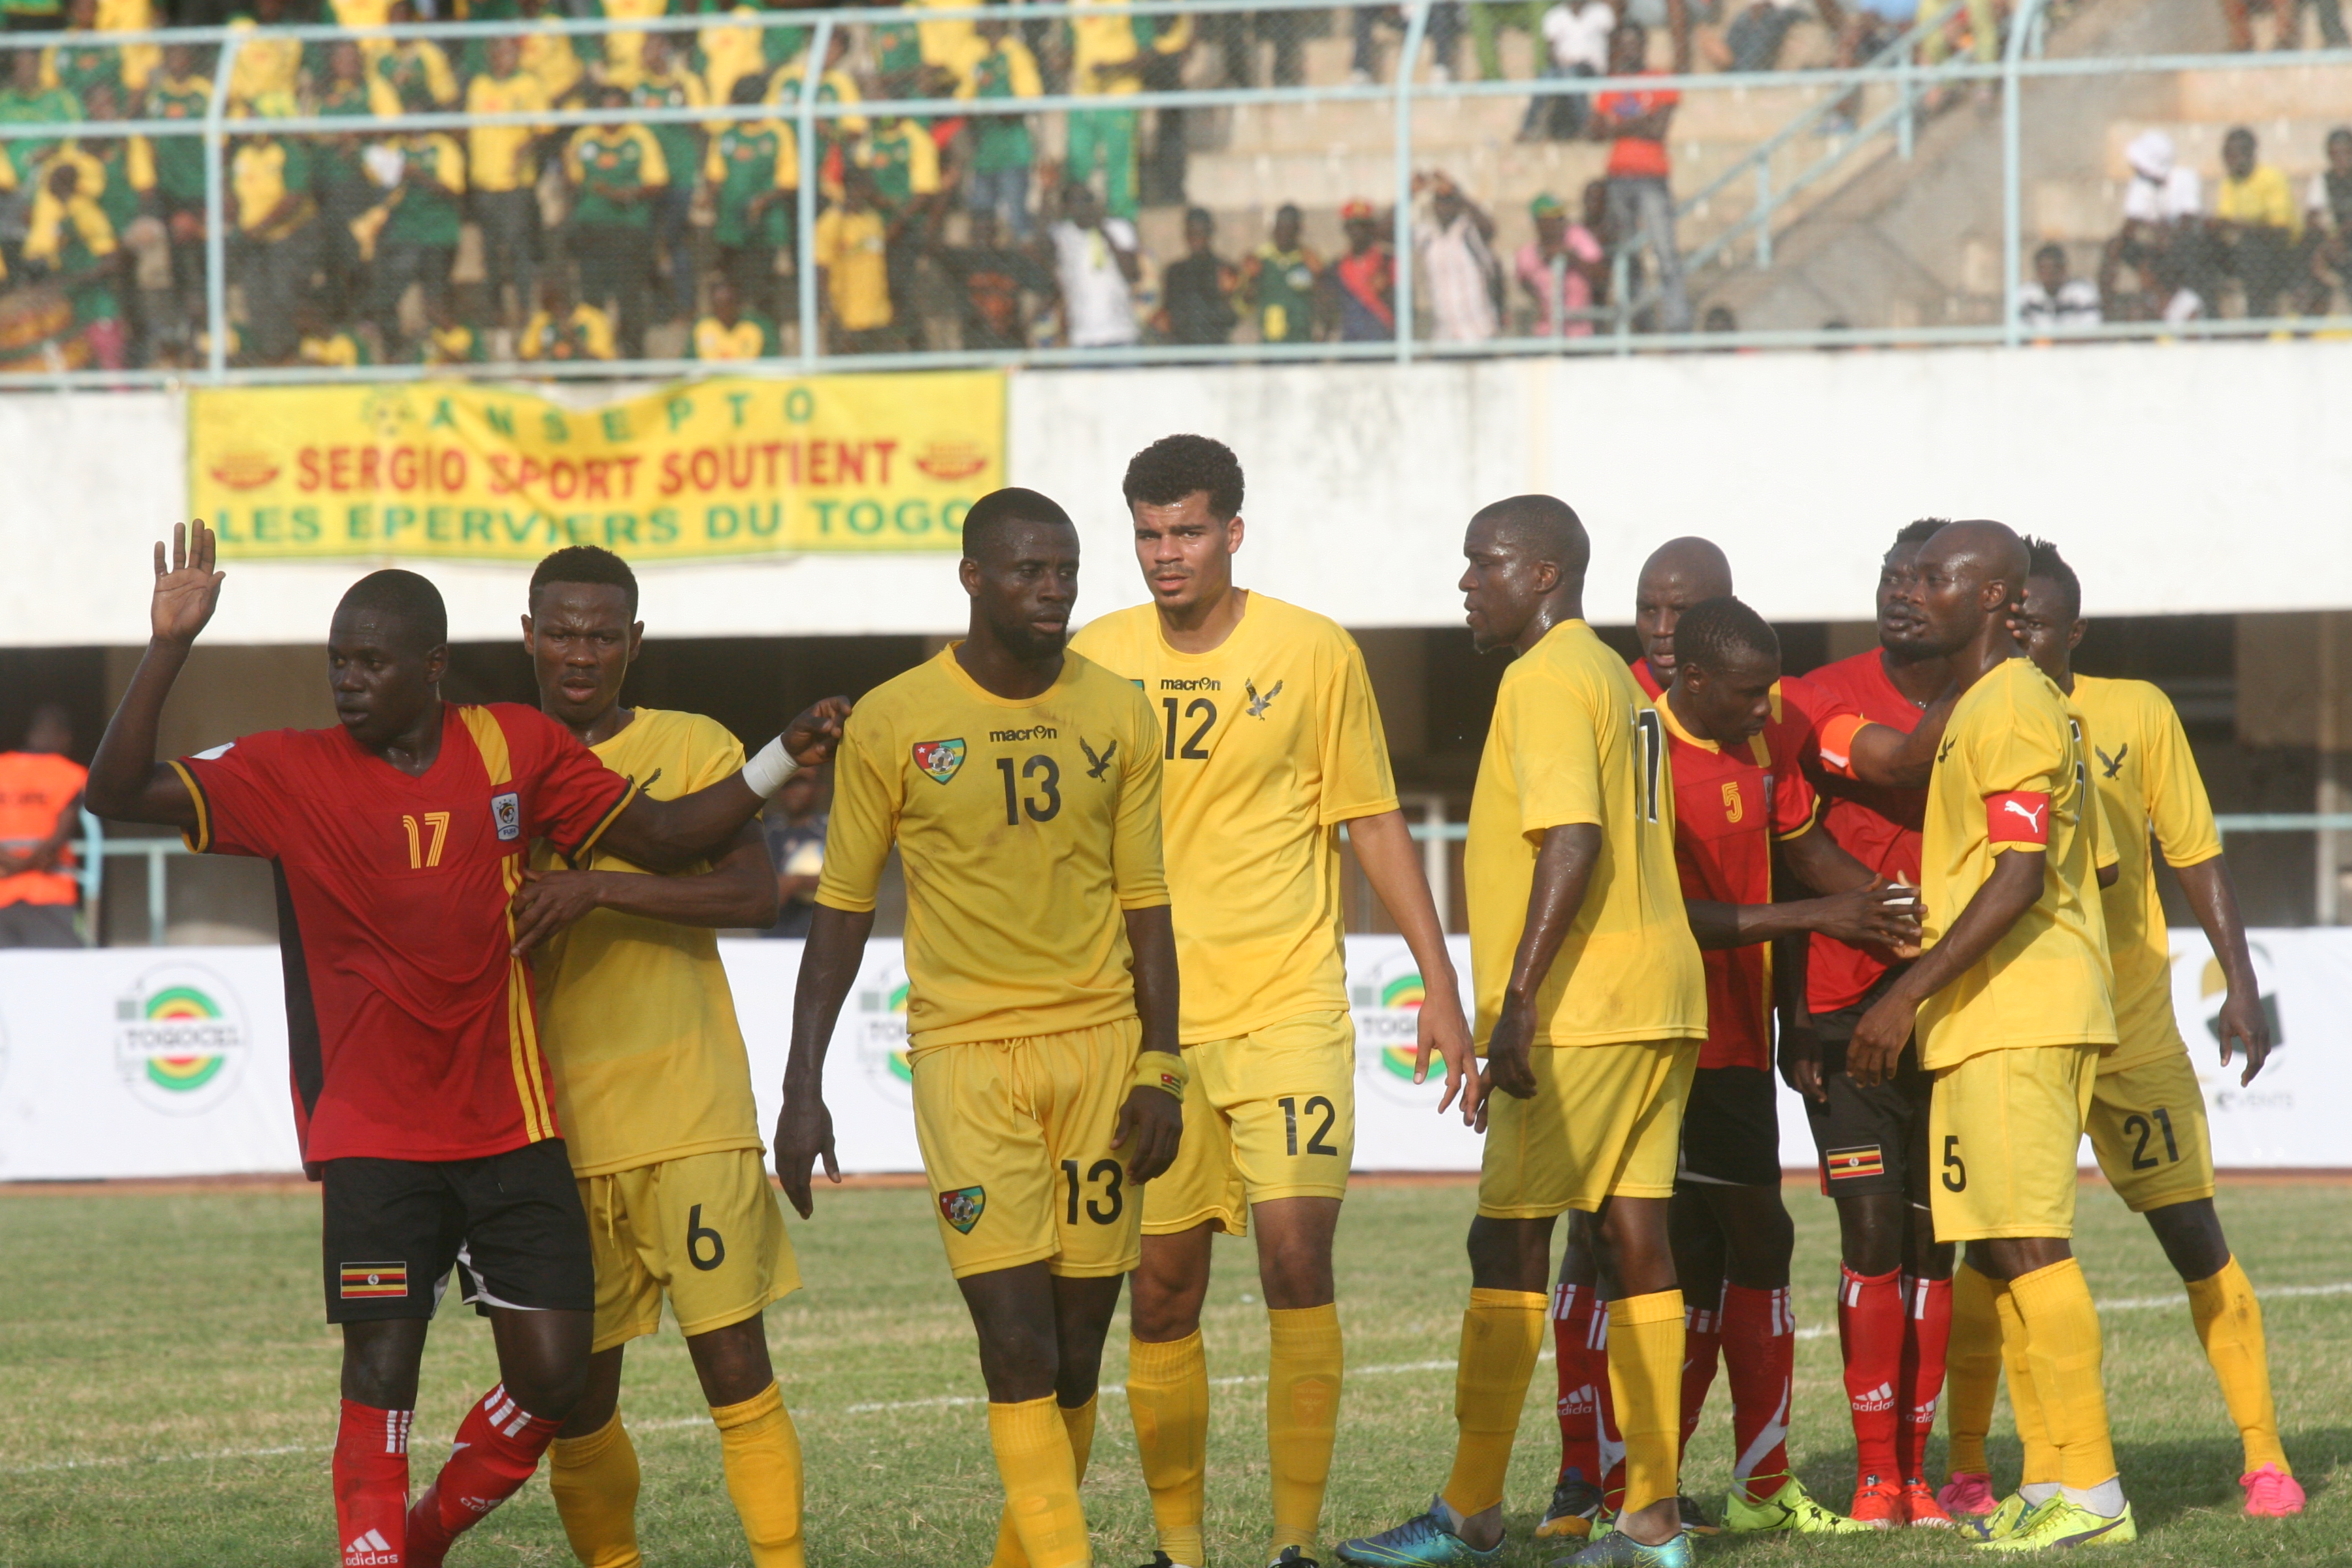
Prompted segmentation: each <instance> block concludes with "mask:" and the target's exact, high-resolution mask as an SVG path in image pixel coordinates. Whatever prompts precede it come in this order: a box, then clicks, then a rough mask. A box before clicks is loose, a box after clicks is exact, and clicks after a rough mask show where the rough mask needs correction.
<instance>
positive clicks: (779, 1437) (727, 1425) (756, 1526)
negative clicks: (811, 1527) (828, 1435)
mask: <svg viewBox="0 0 2352 1568" xmlns="http://www.w3.org/2000/svg"><path fill="white" fill-rule="evenodd" d="M710 1419H711V1420H712V1421H714V1422H716V1423H717V1424H718V1426H719V1462H720V1464H722V1465H723V1466H724V1467H725V1468H726V1471H727V1495H728V1496H729V1497H730V1498H731V1499H733V1500H734V1503H735V1517H736V1518H737V1519H740V1520H741V1521H743V1538H744V1540H746V1541H748V1542H751V1568H801V1565H802V1564H803V1563H805V1562H806V1561H807V1560H808V1559H807V1549H806V1547H805V1546H804V1545H803V1542H802V1541H801V1486H802V1482H801V1436H800V1433H799V1432H798V1431H796V1430H795V1429H794V1428H793V1416H792V1412H791V1411H789V1410H786V1409H785V1408H784V1391H783V1390H782V1389H781V1388H778V1387H777V1386H776V1385H775V1384H768V1386H767V1388H766V1389H765V1390H764V1391H763V1392H761V1393H759V1394H753V1395H752V1396H751V1398H749V1399H747V1400H745V1401H743V1403H742V1404H740V1405H712V1406H711V1407H710Z"/></svg>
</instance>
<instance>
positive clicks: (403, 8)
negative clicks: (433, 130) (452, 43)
mask: <svg viewBox="0 0 2352 1568" xmlns="http://www.w3.org/2000/svg"><path fill="white" fill-rule="evenodd" d="M391 19H392V20H393V21H394V22H414V21H415V20H416V7H415V6H414V5H411V4H410V3H409V0H393V4H392V11H391ZM369 42H376V43H382V44H383V47H382V48H380V49H379V50H378V51H377V52H376V53H375V54H374V55H373V56H372V57H371V58H369V60H368V107H369V108H370V109H373V110H375V111H376V112H377V113H378V114H425V113H430V112H431V111H432V110H436V109H448V108H451V107H453V106H454V105H455V104H456V103H457V73H455V72H454V71H452V70H450V68H449V57H448V56H447V55H446V54H444V53H443V52H442V50H441V46H440V45H438V44H436V43H435V42H433V40H431V39H430V38H403V39H402V40H400V42H398V43H396V44H395V43H388V42H384V41H383V40H380V39H375V40H367V41H363V42H362V44H361V46H360V52H361V53H362V54H366V53H367V52H368V49H367V46H368V43H369Z"/></svg>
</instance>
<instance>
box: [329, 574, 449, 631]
mask: <svg viewBox="0 0 2352 1568" xmlns="http://www.w3.org/2000/svg"><path fill="white" fill-rule="evenodd" d="M345 610H374V611H377V612H379V613H381V614H383V615H386V616H391V617H392V618H393V619H394V620H395V621H398V622H399V623H400V624H401V626H402V627H403V628H404V630H406V631H407V632H408V634H409V635H410V636H411V637H415V639H416V640H415V644H414V645H413V646H414V647H416V648H417V649H418V650H419V651H423V650H425V649H428V648H436V647H440V646H441V645H442V644H443V643H446V642H447V641H448V640H449V607H448V606H447V605H444V604H443V603H442V602H441V590H440V589H438V588H436V587H435V586H434V585H433V584H432V582H431V580H430V579H428V578H425V577H420V576H418V575H417V574H415V573H414V572H404V571H402V570H401V569H400V568H399V567H397V566H387V567H385V568H384V569H383V571H381V572H371V573H369V574H367V575H366V576H364V577H362V578H361V579H360V580H359V581H358V582H356V583H354V584H352V585H351V586H350V587H349V588H347V589H345V590H344V591H343V598H342V603H341V604H339V605H336V606H335V614H336V615H337V616H341V614H342V613H343V612H344V611H345Z"/></svg>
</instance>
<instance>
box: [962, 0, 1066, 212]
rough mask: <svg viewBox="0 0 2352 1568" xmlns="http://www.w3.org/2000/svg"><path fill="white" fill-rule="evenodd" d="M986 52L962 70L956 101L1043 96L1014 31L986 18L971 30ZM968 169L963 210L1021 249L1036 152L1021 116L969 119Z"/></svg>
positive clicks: (1030, 59)
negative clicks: (991, 222)
mask: <svg viewBox="0 0 2352 1568" xmlns="http://www.w3.org/2000/svg"><path fill="white" fill-rule="evenodd" d="M974 30H975V31H976V32H977V33H978V34H979V35H980V39H981V42H982V44H984V45H986V46H987V52H986V53H984V54H979V55H975V56H973V57H972V58H971V62H970V63H969V64H967V65H966V66H965V68H964V73H963V80H962V81H961V82H960V83H959V84H957V87H956V96H957V97H958V98H966V99H982V98H990V99H1004V98H1035V97H1038V96H1039V95H1040V94H1042V93H1043V92H1044V91H1045V88H1044V86H1043V85H1042V83H1041V82H1040V80H1039V79H1038V74H1037V57H1036V56H1035V55H1033V54H1031V53H1030V52H1029V46H1028V45H1026V44H1024V43H1023V42H1022V41H1021V39H1020V37H1018V36H1017V35H1016V34H1014V32H1013V24H1012V23H1010V22H1006V21H1003V20H1001V19H999V18H997V17H994V16H991V17H988V18H986V19H984V20H982V21H981V22H979V23H977V24H975V25H974ZM971 123H972V130H971V141H972V145H971V164H970V166H969V172H968V173H967V174H965V176H964V195H963V205H964V207H965V209H966V210H967V211H970V212H973V213H980V212H992V213H994V214H995V215H996V217H997V222H998V223H999V224H1000V225H1001V226H1003V231H1004V232H1005V233H1006V234H1009V235H1011V236H1012V237H1013V240H1014V241H1015V242H1016V243H1020V244H1026V243H1027V242H1028V240H1029V237H1030V236H1031V235H1032V234H1033V233H1034V230H1035V226H1034V224H1033V223H1032V222H1031V221H1030V217H1029V171H1030V169H1031V167H1032V166H1033V165H1034V163H1036V161H1037V152H1036V148H1035V146H1034V143H1033V142H1031V140H1030V136H1029V117H1028V116H1027V115H1025V114H979V115H974V116H973V117H972V122H971Z"/></svg>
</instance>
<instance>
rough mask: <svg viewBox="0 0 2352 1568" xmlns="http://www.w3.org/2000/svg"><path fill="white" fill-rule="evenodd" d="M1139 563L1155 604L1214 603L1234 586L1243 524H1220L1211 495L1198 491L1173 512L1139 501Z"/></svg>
mask: <svg viewBox="0 0 2352 1568" xmlns="http://www.w3.org/2000/svg"><path fill="white" fill-rule="evenodd" d="M1129 511H1130V512H1131V513H1132V514H1133V516H1134V518H1135V563H1136V564H1137V565H1139V566H1140V567H1142V568H1143V585H1144V586H1145V587H1147V588H1149V589H1150V590H1151V598H1152V602H1153V603H1155V604H1158V605H1162V606H1164V607H1166V608H1168V609H1171V610H1175V609H1186V608H1190V607H1191V606H1192V605H1197V604H1200V603H1201V602H1202V601H1203V600H1213V599H1215V598H1217V597H1218V596H1219V595H1223V593H1224V591H1225V590H1226V589H1228V588H1230V587H1232V586H1233V583H1234V562H1233V556H1234V551H1235V550H1237V549H1239V548H1240V547H1241V519H1240V518H1238V517H1236V518H1234V519H1232V520H1231V521H1224V522H1220V521H1217V519H1216V517H1215V515H1214V514H1213V513H1212V512H1211V511H1210V510H1209V492H1208V491H1206V490H1194V491H1193V492H1192V494H1191V495H1188V496H1186V497H1185V498H1184V499H1183V500H1180V501H1177V502H1175V503H1174V504H1173V505H1171V506H1154V505H1152V504H1151V503H1150V502H1148V501H1138V502H1136V503H1135V504H1134V505H1133V506H1132V507H1130V508H1129Z"/></svg>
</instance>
